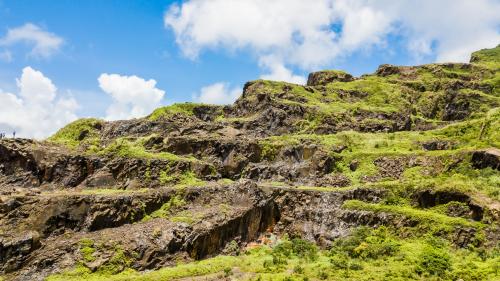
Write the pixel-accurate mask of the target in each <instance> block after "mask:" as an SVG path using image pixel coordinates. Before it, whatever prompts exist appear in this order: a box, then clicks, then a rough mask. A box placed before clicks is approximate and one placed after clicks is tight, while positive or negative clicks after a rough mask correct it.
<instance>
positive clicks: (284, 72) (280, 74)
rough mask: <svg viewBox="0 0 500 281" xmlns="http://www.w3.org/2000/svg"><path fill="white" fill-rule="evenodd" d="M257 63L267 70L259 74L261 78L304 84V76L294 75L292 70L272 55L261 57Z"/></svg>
mask: <svg viewBox="0 0 500 281" xmlns="http://www.w3.org/2000/svg"><path fill="white" fill-rule="evenodd" d="M259 65H260V66H261V67H262V68H264V69H266V70H268V72H269V73H267V74H263V75H261V76H260V78H262V79H266V80H274V81H286V82H290V83H296V84H305V83H306V81H307V79H306V78H305V77H304V76H300V75H294V74H293V73H292V71H291V70H290V69H288V68H286V67H285V66H284V65H283V63H282V62H281V61H280V60H278V59H275V58H273V57H272V56H267V57H263V58H261V59H260V61H259Z"/></svg>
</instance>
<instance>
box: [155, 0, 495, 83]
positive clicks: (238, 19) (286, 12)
mask: <svg viewBox="0 0 500 281" xmlns="http://www.w3.org/2000/svg"><path fill="white" fill-rule="evenodd" d="M444 11H445V12H444ZM499 14H500V3H499V1H496V0H474V1H470V0H441V1H434V0H421V1H411V0H378V1H373V0H318V1H314V3H312V2H310V1H302V0H274V1H268V0H241V1H233V0H212V1H198V0H189V1H185V2H183V3H182V4H180V5H179V4H173V5H171V6H170V8H169V9H168V10H167V12H166V13H165V17H164V22H165V26H166V27H167V28H171V29H172V30H173V31H174V33H175V36H176V42H177V44H178V45H179V46H180V48H181V50H182V52H183V53H184V54H185V55H186V56H187V57H189V58H192V59H196V58H197V57H198V56H199V54H200V53H201V52H202V51H203V50H204V49H227V50H230V51H235V50H251V51H252V52H253V53H254V55H255V56H256V57H257V60H258V62H259V65H260V66H261V67H262V68H263V69H264V70H265V71H268V72H270V73H268V74H265V75H263V77H264V78H276V77H277V78H278V79H280V80H282V79H287V81H290V82H300V81H304V80H305V79H304V78H303V77H302V78H301V77H298V76H297V75H294V74H293V73H292V72H291V71H290V70H289V68H290V66H295V67H298V68H299V69H302V70H311V69H315V68H319V67H324V66H327V65H330V64H332V63H333V62H334V61H335V59H338V58H339V57H342V56H348V55H349V54H351V53H353V52H357V51H360V50H370V49H373V48H378V50H382V51H384V50H385V49H390V45H389V44H390V42H389V41H390V39H389V38H390V37H391V36H392V37H398V38H401V39H400V40H401V41H402V42H404V44H405V45H406V49H407V51H408V52H409V53H412V54H414V56H415V57H416V58H418V57H428V56H430V57H432V58H434V60H436V61H439V62H443V61H455V62H464V61H467V60H468V59H469V55H470V53H471V52H472V51H474V50H477V49H481V48H485V47H493V46H495V45H496V44H498V43H499V42H500V33H499V29H498V26H499V25H500V17H498V15H499Z"/></svg>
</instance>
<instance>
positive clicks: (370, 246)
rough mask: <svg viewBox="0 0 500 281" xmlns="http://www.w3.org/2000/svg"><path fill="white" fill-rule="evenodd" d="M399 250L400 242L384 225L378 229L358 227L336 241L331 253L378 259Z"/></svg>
mask: <svg viewBox="0 0 500 281" xmlns="http://www.w3.org/2000/svg"><path fill="white" fill-rule="evenodd" d="M398 250H399V243H398V242H396V240H394V239H393V238H392V237H390V236H389V234H388V231H387V228H386V227H383V226H382V227H380V228H378V229H376V230H371V229H369V228H365V227H361V228H358V229H357V230H356V231H355V232H354V233H353V234H352V235H351V236H349V237H347V238H345V239H340V240H337V241H335V243H334V246H333V248H332V250H331V253H332V255H334V254H338V253H343V254H346V255H347V256H349V257H351V258H361V259H378V258H380V257H383V256H392V255H394V254H395V253H396V252H397V251H398Z"/></svg>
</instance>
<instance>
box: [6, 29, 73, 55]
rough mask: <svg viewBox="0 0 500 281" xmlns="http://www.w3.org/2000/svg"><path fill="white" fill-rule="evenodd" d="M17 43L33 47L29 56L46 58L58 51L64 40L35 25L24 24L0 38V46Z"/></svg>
mask: <svg viewBox="0 0 500 281" xmlns="http://www.w3.org/2000/svg"><path fill="white" fill-rule="evenodd" d="M18 43H25V44H30V45H33V47H32V49H31V52H30V55H31V56H33V57H37V58H40V57H41V58H48V57H50V56H52V55H53V54H54V53H56V52H57V51H58V50H59V49H60V47H61V46H62V44H63V43H64V40H63V39H62V38H61V37H59V36H57V35H55V34H54V33H51V32H48V31H45V30H43V29H42V28H40V27H39V26H37V25H35V24H32V23H26V24H24V25H22V26H19V27H16V28H12V29H9V30H8V31H7V34H6V35H5V36H4V37H2V38H0V46H6V47H8V46H12V45H15V44H18Z"/></svg>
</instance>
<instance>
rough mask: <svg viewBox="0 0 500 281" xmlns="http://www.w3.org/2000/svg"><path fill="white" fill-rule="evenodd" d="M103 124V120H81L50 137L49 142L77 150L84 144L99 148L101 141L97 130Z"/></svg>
mask: <svg viewBox="0 0 500 281" xmlns="http://www.w3.org/2000/svg"><path fill="white" fill-rule="evenodd" d="M103 123H104V121H103V120H100V119H95V118H84V119H79V120H76V121H74V122H72V123H69V124H68V125H66V126H65V127H63V128H61V129H60V130H59V131H57V132H56V133H55V134H54V135H52V136H51V137H49V138H48V141H50V142H54V143H59V144H63V145H66V146H68V147H69V148H77V147H78V146H79V145H80V144H82V143H84V144H87V145H89V146H98V145H99V140H100V139H99V133H98V129H97V128H98V127H99V126H101V125H102V124H103Z"/></svg>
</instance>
